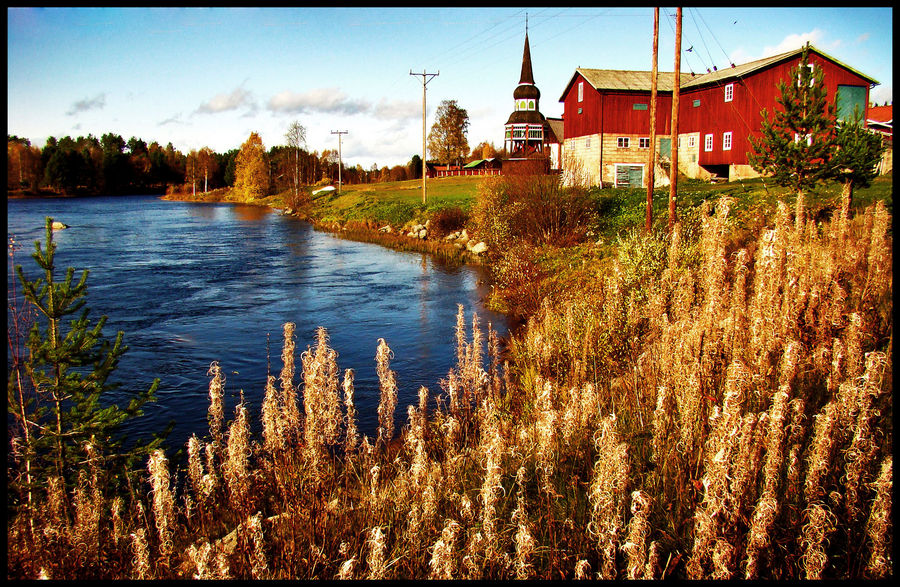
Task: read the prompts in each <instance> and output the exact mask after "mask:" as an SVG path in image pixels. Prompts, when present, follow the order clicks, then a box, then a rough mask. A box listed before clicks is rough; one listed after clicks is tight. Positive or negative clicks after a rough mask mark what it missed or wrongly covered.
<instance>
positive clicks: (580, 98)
mask: <svg viewBox="0 0 900 587" xmlns="http://www.w3.org/2000/svg"><path fill="white" fill-rule="evenodd" d="M578 101H579V102H584V82H578Z"/></svg>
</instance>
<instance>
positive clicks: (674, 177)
mask: <svg viewBox="0 0 900 587" xmlns="http://www.w3.org/2000/svg"><path fill="white" fill-rule="evenodd" d="M680 91H681V8H680V7H679V8H676V9H675V79H674V81H673V82H672V135H671V136H672V168H671V169H670V170H669V226H668V228H669V232H670V233H671V232H672V227H674V226H675V194H676V191H677V189H678V94H679V92H680Z"/></svg>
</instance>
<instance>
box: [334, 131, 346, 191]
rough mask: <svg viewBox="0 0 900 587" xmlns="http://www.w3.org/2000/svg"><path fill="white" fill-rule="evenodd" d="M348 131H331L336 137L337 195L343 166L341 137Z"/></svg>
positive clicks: (339, 189)
mask: <svg viewBox="0 0 900 587" xmlns="http://www.w3.org/2000/svg"><path fill="white" fill-rule="evenodd" d="M349 132H350V131H346V130H333V131H331V134H333V135H337V136H338V193H339V194H340V193H341V167H343V166H344V157H343V155H341V135H345V134H348V133H349Z"/></svg>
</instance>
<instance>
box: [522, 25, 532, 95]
mask: <svg viewBox="0 0 900 587" xmlns="http://www.w3.org/2000/svg"><path fill="white" fill-rule="evenodd" d="M519 84H520V85H521V84H532V85H534V74H533V73H531V48H530V47H529V46H528V25H527V24H526V25H525V52H524V54H523V55H522V75H521V76H519Z"/></svg>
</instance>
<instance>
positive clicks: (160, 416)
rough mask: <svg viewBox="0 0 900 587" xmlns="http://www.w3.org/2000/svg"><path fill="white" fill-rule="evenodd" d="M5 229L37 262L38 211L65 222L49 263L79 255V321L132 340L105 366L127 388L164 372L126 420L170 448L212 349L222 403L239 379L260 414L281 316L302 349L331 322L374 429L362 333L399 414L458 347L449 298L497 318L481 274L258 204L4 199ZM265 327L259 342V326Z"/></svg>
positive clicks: (199, 424)
mask: <svg viewBox="0 0 900 587" xmlns="http://www.w3.org/2000/svg"><path fill="white" fill-rule="evenodd" d="M7 205H8V208H7V210H8V211H7V230H8V232H9V233H10V234H11V235H14V236H15V237H16V240H17V242H18V243H19V244H20V245H21V249H20V250H19V251H17V253H16V261H17V263H19V264H21V265H22V266H23V268H24V269H25V273H26V275H27V276H29V277H31V278H34V277H36V276H37V275H38V267H37V265H36V264H35V263H34V261H33V259H31V257H30V254H31V252H32V251H33V250H34V244H33V243H34V241H35V240H38V239H40V240H43V234H44V232H43V226H44V219H45V217H46V216H52V217H53V218H54V219H57V220H60V221H62V222H65V223H66V224H68V225H69V226H70V228H69V229H67V230H63V231H57V232H56V233H55V234H54V240H55V242H56V243H57V245H58V248H57V256H56V266H57V275H58V276H60V277H61V276H62V275H63V274H64V271H65V269H66V267H69V266H72V267H75V269H76V278H77V277H78V276H80V274H81V270H82V269H89V270H90V275H89V277H88V307H89V308H90V309H91V313H90V315H89V316H90V317H91V318H92V323H93V322H95V321H96V320H97V319H98V318H99V317H100V316H101V315H102V314H106V315H107V316H109V320H108V322H107V324H106V327H105V328H104V334H105V335H106V336H107V337H109V338H113V337H114V336H115V333H116V331H118V330H122V331H124V332H125V344H127V345H128V346H129V351H128V352H127V353H126V354H125V356H124V358H123V359H122V361H121V362H120V364H119V368H118V370H117V372H116V374H115V376H114V381H116V382H121V383H122V384H123V386H124V388H126V389H138V388H144V389H146V388H147V387H149V385H150V383H151V382H152V380H153V378H154V377H159V378H160V379H161V382H160V387H159V391H158V392H157V396H158V402H156V403H155V404H148V405H147V407H146V408H145V413H146V415H145V416H144V417H143V418H141V419H140V420H139V421H137V422H135V423H133V424H132V425H131V426H130V428H129V433H130V434H137V435H142V436H146V435H147V434H148V433H149V431H157V430H161V429H162V428H163V426H164V425H165V424H166V423H167V422H168V421H170V420H174V421H175V423H176V425H175V429H174V431H173V432H172V434H171V435H170V436H169V446H170V447H171V448H179V447H183V446H184V443H185V442H186V441H187V439H188V438H189V437H190V435H191V434H192V433H195V432H196V433H197V434H198V435H199V436H203V435H206V434H208V425H207V422H206V413H207V407H208V399H207V394H208V387H209V377H208V376H207V371H208V369H209V365H210V363H211V362H212V361H219V364H220V365H221V367H222V370H223V372H224V373H225V375H226V377H227V379H226V383H225V392H226V418H227V419H229V420H230V419H231V418H232V417H233V414H234V406H235V405H236V404H237V403H238V397H239V393H240V390H243V391H244V396H245V398H246V400H247V402H248V406H249V409H250V413H251V417H252V418H253V420H254V421H255V423H256V422H258V419H259V409H260V405H261V403H262V397H263V390H264V386H265V380H266V373H267V367H266V362H267V344H268V356H269V363H270V370H271V372H272V374H273V375H275V376H276V377H277V376H278V373H279V371H280V370H281V347H282V325H283V324H284V323H285V322H288V321H290V322H294V323H295V324H296V325H297V328H296V332H295V342H296V346H297V358H296V364H297V372H298V374H297V376H296V379H295V383H297V384H298V385H300V384H301V380H300V376H299V371H300V359H299V354H300V353H301V352H302V351H304V350H306V347H307V346H308V345H314V344H315V330H316V328H317V327H318V326H323V327H325V328H326V329H327V330H328V334H329V337H330V340H331V346H332V348H334V349H335V350H336V351H337V352H338V367H339V368H340V369H341V373H343V370H344V369H345V368H352V369H354V371H355V372H356V380H355V382H356V403H357V411H358V418H359V421H358V425H359V426H360V428H361V431H362V432H363V433H366V434H369V435H370V436H372V435H373V434H374V431H375V429H376V426H377V420H378V416H377V412H376V408H377V405H378V399H379V389H378V378H377V375H376V374H375V349H376V348H377V344H378V339H379V338H384V339H385V340H386V341H387V343H388V345H389V346H390V347H391V350H392V351H393V352H394V359H393V361H392V362H391V368H392V369H393V370H394V371H396V372H397V381H398V385H399V388H400V391H399V398H398V406H397V412H396V418H397V424H398V426H399V425H402V424H403V423H404V421H405V418H406V406H407V405H408V404H411V403H416V402H417V392H418V389H419V387H420V386H422V385H424V386H426V387H427V388H428V389H429V391H430V392H431V394H432V396H434V395H436V394H438V393H439V392H440V387H439V385H438V381H439V380H440V379H442V378H444V377H446V375H447V371H448V370H449V369H450V368H451V367H452V366H453V363H454V361H455V350H454V344H455V334H454V328H455V324H456V312H457V304H463V306H464V308H465V311H466V320H467V323H468V324H471V315H472V312H473V311H476V312H478V314H479V316H480V317H481V318H482V323H483V324H486V323H487V322H491V323H492V324H493V326H494V328H495V329H496V330H497V331H498V332H499V333H500V334H501V335H503V334H505V333H506V329H507V325H506V320H505V318H504V317H503V316H501V315H498V314H494V313H491V312H488V311H486V310H485V309H484V308H483V307H482V305H481V300H482V299H483V296H484V294H485V290H484V286H483V285H482V284H481V283H480V278H481V274H480V273H479V272H478V271H477V270H476V269H475V268H472V267H457V268H450V267H445V266H442V265H440V264H439V263H436V262H435V261H433V260H432V259H431V258H429V257H426V256H423V255H420V254H414V253H400V252H395V251H391V250H387V249H384V248H382V247H379V246H377V245H371V244H364V243H356V242H351V241H346V240H341V239H337V238H334V237H332V236H330V235H328V234H326V233H321V232H317V231H315V230H313V229H312V227H311V226H310V225H309V224H307V223H305V222H301V221H298V220H296V219H292V218H287V217H283V216H280V215H278V214H276V213H274V212H271V211H270V210H268V209H264V208H258V207H249V206H234V205H224V204H195V203H184V202H165V201H162V200H159V199H157V198H155V197H146V196H133V197H119V198H110V197H97V198H81V199H43V200H9V201H8V204H7ZM267 336H268V342H267Z"/></svg>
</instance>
